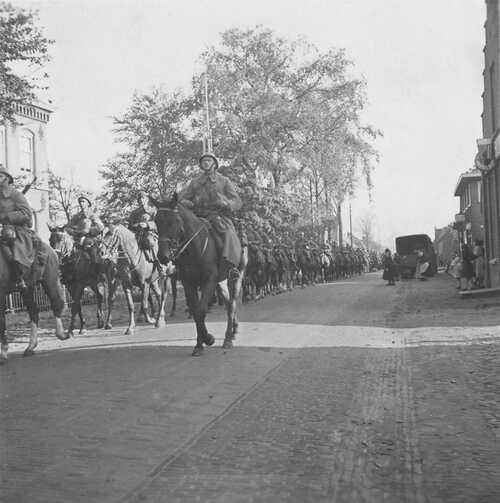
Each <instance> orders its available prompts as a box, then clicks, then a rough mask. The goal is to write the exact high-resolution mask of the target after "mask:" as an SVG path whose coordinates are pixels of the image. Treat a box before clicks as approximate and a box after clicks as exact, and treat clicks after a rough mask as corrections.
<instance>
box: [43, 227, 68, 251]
mask: <svg viewBox="0 0 500 503" xmlns="http://www.w3.org/2000/svg"><path fill="white" fill-rule="evenodd" d="M48 227H49V231H50V236H49V244H50V246H51V248H53V249H54V250H55V251H56V253H57V254H58V255H64V254H66V253H67V252H68V247H69V248H70V249H71V247H70V246H69V242H70V241H71V237H70V236H69V234H67V233H66V227H65V226H64V225H59V226H50V225H49V226H48Z"/></svg>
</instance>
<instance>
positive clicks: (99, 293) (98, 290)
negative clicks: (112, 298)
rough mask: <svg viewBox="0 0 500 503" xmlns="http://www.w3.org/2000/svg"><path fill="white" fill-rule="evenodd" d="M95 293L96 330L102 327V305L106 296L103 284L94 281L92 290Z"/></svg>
mask: <svg viewBox="0 0 500 503" xmlns="http://www.w3.org/2000/svg"><path fill="white" fill-rule="evenodd" d="M92 289H93V290H94V292H95V297H96V301H97V328H103V327H104V312H103V309H102V305H103V303H104V297H105V295H106V292H105V288H104V283H103V282H102V281H99V280H96V283H95V285H93V288H92Z"/></svg>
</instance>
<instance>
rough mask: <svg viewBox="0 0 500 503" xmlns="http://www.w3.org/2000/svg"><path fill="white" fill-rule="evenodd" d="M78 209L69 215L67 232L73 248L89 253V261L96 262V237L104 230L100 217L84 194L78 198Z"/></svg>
mask: <svg viewBox="0 0 500 503" xmlns="http://www.w3.org/2000/svg"><path fill="white" fill-rule="evenodd" d="M78 204H79V205H80V211H79V212H78V213H76V214H75V215H73V216H72V217H71V220H70V222H69V224H68V229H67V232H68V234H70V235H71V236H73V240H74V242H75V250H83V251H85V252H87V253H88V254H89V257H90V261H91V262H92V263H94V264H96V263H97V262H98V255H97V241H96V238H97V237H98V236H100V235H101V233H102V231H103V230H104V224H103V223H102V221H101V219H100V218H99V217H98V216H97V215H96V214H95V213H94V212H93V211H92V210H91V208H92V203H91V202H90V200H89V199H88V198H87V197H85V196H80V197H79V198H78Z"/></svg>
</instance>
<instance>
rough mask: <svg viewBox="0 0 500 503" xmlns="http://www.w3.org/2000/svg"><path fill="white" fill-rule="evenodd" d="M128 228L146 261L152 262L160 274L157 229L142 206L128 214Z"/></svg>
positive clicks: (151, 216)
mask: <svg viewBox="0 0 500 503" xmlns="http://www.w3.org/2000/svg"><path fill="white" fill-rule="evenodd" d="M128 227H129V229H130V230H131V231H132V232H133V233H134V234H135V237H136V239H137V243H138V244H139V247H140V248H141V249H142V250H143V251H144V255H145V256H146V259H147V260H149V261H150V262H154V263H155V265H156V266H157V267H158V270H159V272H160V273H163V268H162V267H161V265H160V262H159V261H158V258H157V253H158V228H157V227H156V223H155V221H154V218H153V215H151V214H150V213H149V212H148V211H147V209H146V208H144V206H142V205H141V206H139V207H138V208H136V209H135V210H133V211H132V212H131V213H130V216H129V218H128Z"/></svg>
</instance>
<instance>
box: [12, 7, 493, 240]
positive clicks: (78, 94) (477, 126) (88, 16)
mask: <svg viewBox="0 0 500 503" xmlns="http://www.w3.org/2000/svg"><path fill="white" fill-rule="evenodd" d="M14 3H15V4H16V5H23V6H33V7H36V8H37V9H39V11H40V20H41V24H42V25H43V26H44V27H45V31H46V35H47V36H48V37H49V38H52V39H54V40H55V44H54V46H53V47H52V49H51V53H52V62H51V63H50V64H49V65H48V67H47V70H48V71H49V73H50V81H49V85H50V97H51V99H52V100H53V103H54V108H55V112H54V114H53V116H52V118H51V122H50V129H49V158H50V163H51V166H52V168H53V169H54V170H55V171H56V172H58V173H61V174H65V175H66V176H70V174H71V173H72V176H74V180H75V181H76V182H78V183H81V184H83V185H84V186H86V187H88V188H90V189H94V190H98V189H99V188H100V186H101V181H100V179H99V176H98V170H99V168H100V167H101V166H102V164H103V163H104V162H105V161H106V160H107V159H109V158H110V157H112V156H113V154H114V153H115V152H116V151H117V145H116V144H114V143H113V135H112V133H111V131H110V129H111V119H110V118H111V117H112V116H114V115H120V114H122V113H123V112H124V111H125V109H126V108H127V106H128V105H129V103H130V100H131V96H132V93H133V92H134V90H139V91H148V90H150V89H151V87H152V86H159V85H163V86H164V87H165V88H166V89H168V90H173V89H176V88H183V89H188V87H189V83H190V78H191V76H192V74H193V72H194V71H196V70H199V69H200V67H199V66H198V65H199V59H198V58H199V55H200V54H201V52H202V51H203V50H204V49H205V48H206V47H207V46H209V45H213V44H216V43H217V42H218V39H219V34H220V33H221V32H222V31H224V30H226V29H228V28H233V27H241V28H246V27H254V26H255V25H257V24H262V25H264V26H266V27H269V28H271V29H273V30H275V31H276V33H277V34H279V35H281V36H285V37H289V38H295V37H298V36H304V37H305V38H306V39H308V40H309V41H310V42H312V43H313V44H315V45H316V46H318V47H319V48H320V49H321V50H325V51H326V50H327V49H329V48H331V47H336V48H344V49H345V50H346V52H347V55H348V57H349V58H351V59H352V60H353V61H354V63H355V72H357V74H359V75H360V76H364V77H365V78H366V80H367V85H368V88H367V90H368V98H369V104H368V106H367V108H366V111H365V113H364V121H365V122H366V123H370V124H371V125H373V126H375V127H376V128H379V129H381V130H382V131H383V133H384V138H383V139H381V140H379V141H377V144H376V146H377V148H378V150H379V152H380V154H381V161H380V164H379V165H378V166H377V167H376V170H375V172H374V176H373V183H374V190H373V193H372V198H373V202H372V203H369V201H368V196H367V193H366V191H364V190H360V191H359V195H358V197H357V198H356V200H354V201H353V202H352V218H353V227H354V230H355V231H356V230H357V229H358V227H359V220H360V218H361V217H362V216H364V215H366V214H368V213H369V214H371V215H373V217H374V220H375V228H376V237H377V238H378V239H379V240H380V241H381V242H382V243H383V244H386V245H390V246H391V248H393V247H394V244H393V237H394V236H395V235H399V234H413V233H420V232H426V233H428V234H430V235H431V237H434V227H436V226H437V227H441V226H444V225H446V224H448V223H449V222H451V221H452V220H453V217H454V214H455V213H456V212H457V211H458V200H457V198H455V197H454V196H453V192H454V188H455V185H456V182H457V180H458V177H459V175H460V173H462V172H464V171H466V170H468V169H470V168H471V167H472V163H473V158H474V153H475V141H476V138H479V137H480V136H481V121H480V114H481V110H482V102H481V92H482V70H483V53H482V48H483V45H484V31H483V23H484V20H485V4H484V1H483V0H441V1H436V0H419V1H418V2H405V1H402V0H378V1H377V0H307V1H306V0H303V1H298V0H252V1H248V0H245V1H240V0H198V1H196V0H162V1H153V0H136V1H125V0H119V1H111V0H85V1H83V0H64V1H62V0H59V1H41V2H24V1H23V2H14ZM344 213H345V214H346V215H347V205H346V207H345V209H344Z"/></svg>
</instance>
